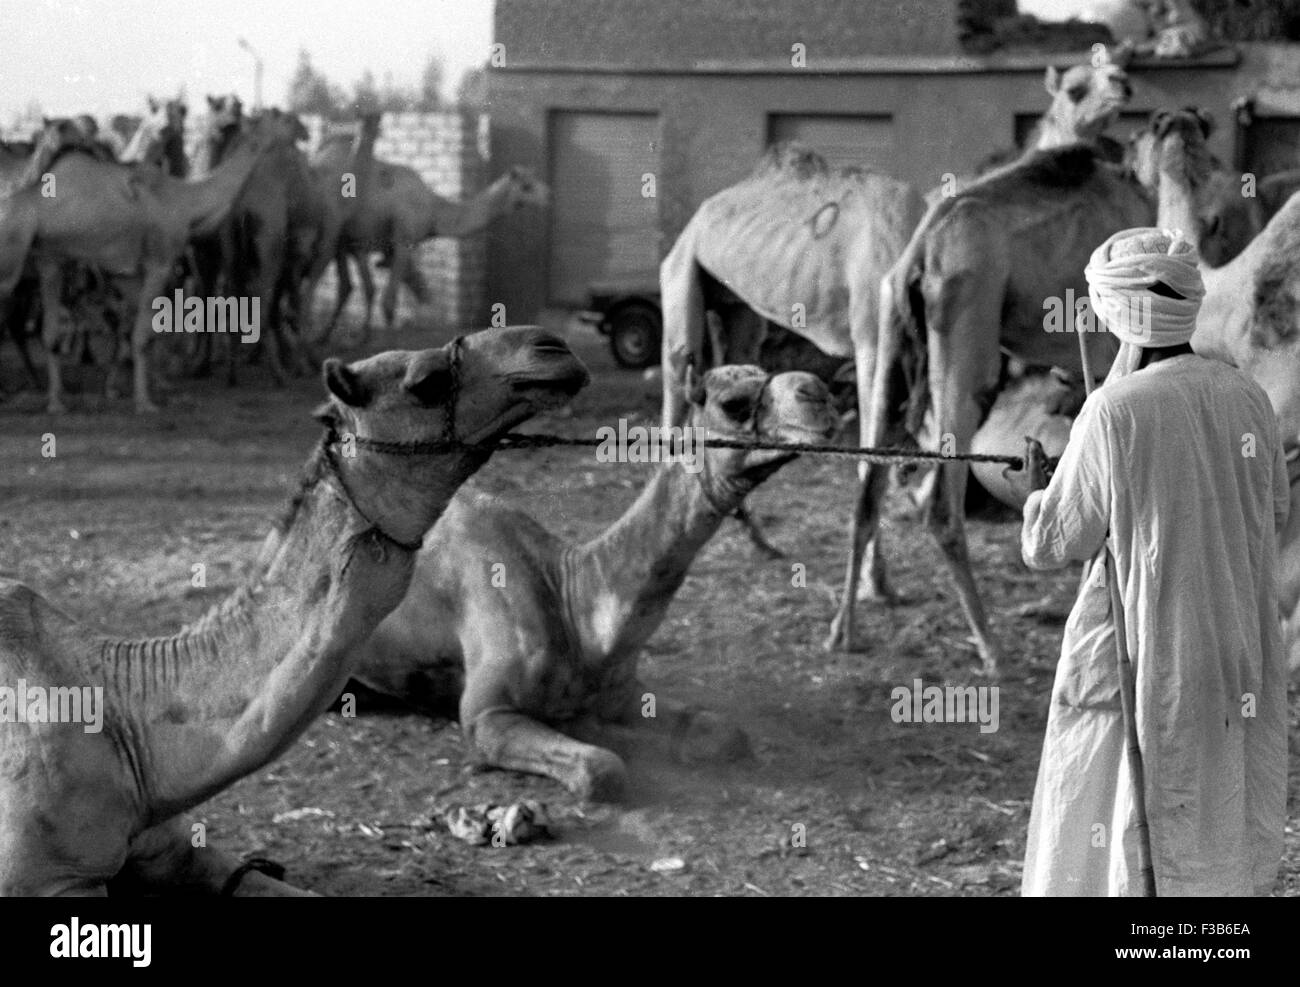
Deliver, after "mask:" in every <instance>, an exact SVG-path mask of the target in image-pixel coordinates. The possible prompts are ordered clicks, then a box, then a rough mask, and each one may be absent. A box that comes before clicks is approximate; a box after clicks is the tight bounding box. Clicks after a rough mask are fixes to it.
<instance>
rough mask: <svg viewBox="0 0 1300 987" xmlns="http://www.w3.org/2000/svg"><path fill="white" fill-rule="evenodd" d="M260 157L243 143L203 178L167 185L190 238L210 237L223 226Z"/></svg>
mask: <svg viewBox="0 0 1300 987" xmlns="http://www.w3.org/2000/svg"><path fill="white" fill-rule="evenodd" d="M259 158H260V153H259V151H258V150H256V149H255V148H254V147H252V146H250V145H249V144H248V143H247V142H244V141H240V142H239V143H238V144H237V145H236V146H235V148H234V149H233V150H232V151H231V152H230V154H228V155H227V156H226V158H225V160H223V161H222V162H221V164H219V165H217V166H216V167H215V168H213V169H212V171H210V172H209V173H208V174H207V175H205V176H204V177H203V178H199V179H196V180H192V181H182V180H178V179H172V180H171V181H170V182H169V183H168V184H167V185H165V186H164V189H165V194H166V195H167V197H168V198H169V199H170V200H171V201H172V203H173V205H174V208H175V209H176V211H177V212H179V213H180V214H181V215H182V216H184V217H185V223H186V225H187V227H188V229H189V233H190V236H203V235H207V234H210V233H212V232H214V231H215V230H216V229H217V227H218V226H220V225H221V223H222V222H223V221H224V220H225V218H226V216H227V214H229V212H230V209H231V207H232V206H233V205H234V204H235V200H236V199H237V198H239V195H240V193H241V192H243V190H244V186H245V185H247V184H248V180H249V179H250V178H251V177H252V175H253V169H254V168H255V167H257V162H258V160H259Z"/></svg>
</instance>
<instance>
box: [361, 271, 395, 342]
mask: <svg viewBox="0 0 1300 987" xmlns="http://www.w3.org/2000/svg"><path fill="white" fill-rule="evenodd" d="M352 257H353V260H355V261H356V262H357V277H359V278H360V279H361V293H362V294H363V295H364V296H365V299H366V314H365V316H364V317H363V318H362V320H361V333H360V335H358V337H357V339H356V345H357V346H365V345H366V343H368V342H369V341H370V319H371V316H372V315H373V314H374V310H375V275H374V273H373V272H372V271H371V270H370V255H369V254H368V253H366V252H365V251H364V250H362V251H359V252H358V253H355V254H353V255H352ZM390 281H391V278H390ZM385 292H386V289H385ZM385 304H387V302H386V301H385Z"/></svg>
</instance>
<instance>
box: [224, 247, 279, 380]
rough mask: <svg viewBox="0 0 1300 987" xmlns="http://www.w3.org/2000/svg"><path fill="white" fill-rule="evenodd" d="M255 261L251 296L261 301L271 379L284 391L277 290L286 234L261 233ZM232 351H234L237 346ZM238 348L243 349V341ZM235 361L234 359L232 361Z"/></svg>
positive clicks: (267, 365) (264, 352) (260, 340)
mask: <svg viewBox="0 0 1300 987" xmlns="http://www.w3.org/2000/svg"><path fill="white" fill-rule="evenodd" d="M253 249H254V253H255V257H256V260H255V261H254V264H255V267H256V270H257V274H256V276H255V277H254V278H252V279H250V284H249V288H250V289H251V291H250V294H252V296H253V297H255V298H257V299H258V305H259V306H260V307H259V309H258V312H259V318H260V319H261V322H262V333H261V338H260V339H259V340H258V342H259V343H260V344H261V346H262V353H263V355H264V356H265V357H266V368H267V370H269V371H270V372H271V379H272V380H273V381H275V386H276V387H284V385H285V373H284V363H283V361H282V359H281V353H280V349H281V347H282V346H283V345H284V340H283V338H282V333H281V326H280V318H279V313H278V312H277V311H276V287H277V285H278V283H279V280H280V274H281V272H282V270H283V267H284V230H283V228H268V229H265V230H263V231H261V232H260V233H259V234H258V236H257V239H256V242H255V243H254V247H253ZM228 341H229V342H231V349H232V350H233V349H234V345H235V344H234V342H233V339H232V340H228ZM238 345H243V342H242V340H241V341H240V342H239V344H238ZM232 359H233V358H232Z"/></svg>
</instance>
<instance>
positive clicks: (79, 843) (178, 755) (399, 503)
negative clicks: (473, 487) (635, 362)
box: [0, 327, 588, 896]
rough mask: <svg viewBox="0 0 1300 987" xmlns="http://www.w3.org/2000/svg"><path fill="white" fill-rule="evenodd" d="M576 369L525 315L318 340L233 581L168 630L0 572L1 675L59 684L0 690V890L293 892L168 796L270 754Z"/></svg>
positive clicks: (226, 780)
mask: <svg viewBox="0 0 1300 987" xmlns="http://www.w3.org/2000/svg"><path fill="white" fill-rule="evenodd" d="M587 380H588V374H587V371H586V368H585V367H583V366H582V364H581V363H580V362H579V361H578V359H577V358H576V357H575V356H573V354H572V353H570V352H569V350H568V348H567V347H566V346H565V345H564V343H563V342H562V341H561V340H560V339H558V338H556V337H555V336H552V335H550V334H548V333H545V332H543V331H542V330H540V329H536V328H534V327H523V328H518V327H517V328H512V329H506V330H501V331H495V332H485V333H478V334H474V335H470V336H466V337H463V338H462V339H459V340H457V341H455V342H453V343H451V344H449V345H448V346H445V347H442V348H441V349H436V350H420V351H408V352H387V353H381V354H379V355H377V356H373V357H370V358H369V359H366V360H362V361H359V362H357V363H353V364H350V365H349V364H344V363H341V362H340V361H338V360H327V361H326V362H325V365H324V381H325V385H326V387H327V389H328V391H329V400H328V401H327V403H326V404H325V405H322V406H321V408H320V409H319V410H318V411H317V413H316V416H317V418H318V419H319V420H320V421H321V422H322V423H323V424H324V425H325V426H326V433H325V435H324V436H323V437H322V439H321V441H320V443H319V444H318V446H317V447H316V450H315V451H314V453H313V454H312V456H311V458H310V460H309V461H308V464H307V468H306V470H305V471H304V474H303V479H302V483H301V487H300V489H299V490H298V492H297V493H296V495H295V496H294V497H293V499H292V501H291V502H290V504H289V507H288V509H287V511H286V512H285V513H284V515H283V516H282V518H281V520H280V521H279V523H278V524H277V525H276V527H275V529H274V530H273V531H272V532H271V533H270V534H269V535H268V536H267V539H266V541H265V543H264V544H263V546H262V550H261V552H260V554H259V557H258V559H257V562H256V564H255V566H254V568H253V571H252V572H251V573H250V577H249V579H248V581H247V583H246V584H245V585H244V586H243V587H242V588H240V589H239V590H236V591H235V593H233V594H232V595H231V596H230V597H229V598H228V599H227V600H225V601H224V602H223V603H221V604H219V605H218V606H216V607H214V608H213V609H212V610H211V611H209V612H208V613H207V615H206V616H204V617H202V618H201V619H199V620H198V621H197V622H195V623H193V624H191V625H189V626H187V627H186V628H184V629H183V630H181V631H180V632H179V633H177V634H174V635H172V636H170V637H163V638H153V639H147V640H129V641H128V640H118V639H115V638H111V637H106V636H103V635H99V634H96V633H94V632H93V631H90V630H88V629H87V628H85V627H83V626H82V625H80V624H78V623H77V622H75V621H74V620H72V619H71V618H69V617H67V616H66V615H64V614H63V613H61V612H60V611H59V610H57V609H56V608H55V607H54V606H53V605H51V604H50V603H49V602H47V601H46V600H45V599H44V598H43V597H42V596H40V595H39V594H37V593H36V592H35V591H33V590H32V589H30V588H28V587H27V586H25V585H24V584H22V583H20V582H17V581H15V580H12V579H0V681H3V682H4V683H5V684H6V686H7V687H11V688H12V687H14V686H17V688H18V689H24V690H25V691H26V692H27V693H28V694H30V693H32V692H33V691H34V690H35V691H37V694H38V695H42V696H43V695H47V694H48V695H50V696H55V697H56V698H59V697H61V698H59V702H61V703H62V707H61V708H60V707H59V706H57V705H51V706H49V707H48V708H45V707H44V706H43V707H42V708H43V709H46V712H45V714H44V715H45V719H46V720H50V719H51V718H50V716H49V713H50V712H54V711H55V710H58V711H59V716H58V717H55V718H54V719H58V720H60V722H28V723H27V724H26V725H25V726H17V725H14V723H13V709H12V707H9V708H8V709H7V710H6V713H7V715H8V716H9V718H10V722H9V723H8V724H6V726H5V729H3V730H0V893H3V894H7V895H81V896H87V895H103V894H106V893H107V892H108V891H109V890H112V891H115V892H160V891H177V892H188V893H227V894H229V893H234V894H239V895H258V894H264V895H277V894H295V893H301V892H298V891H297V889H295V888H292V887H291V886H289V885H287V884H284V883H282V882H280V881H278V880H275V879H273V878H271V877H268V876H266V875H265V874H261V873H256V872H251V873H250V872H247V871H248V868H247V867H246V866H241V865H240V864H239V863H238V862H237V861H236V860H235V859H234V858H233V857H231V856H229V855H228V854H226V853H224V852H222V851H220V850H218V849H215V848H210V847H200V848H196V847H194V846H193V845H192V843H191V828H190V826H188V825H187V824H186V823H185V821H184V819H183V818H182V813H185V812H186V811H188V810H189V809H192V808H193V807H194V806H197V805H198V804H200V803H201V802H203V801H205V800H206V799H208V798H211V797H212V796H213V795H215V794H216V793H218V792H220V791H222V790H223V789H224V788H226V787H228V786H229V785H231V784H232V783H233V782H235V781H236V780H238V779H239V778H241V777H243V776H245V775H247V774H249V773H250V772H252V771H256V770H257V769H259V768H261V767H262V766H263V765H265V764H267V763H269V762H270V761H272V760H274V759H275V758H276V757H278V756H279V755H280V754H282V753H283V752H284V751H285V750H286V749H287V748H288V747H289V746H290V745H291V744H292V743H293V741H294V740H295V739H296V738H297V737H298V736H299V735H300V734H301V733H302V732H303V731H304V730H305V729H306V728H307V726H308V725H309V724H310V723H311V722H312V720H313V719H315V717H316V716H317V715H318V714H320V713H321V712H323V711H324V710H325V709H326V708H327V707H328V706H329V705H330V704H331V703H332V702H333V701H334V700H335V699H336V698H337V696H338V694H339V691H340V689H341V687H342V686H343V683H344V682H345V681H346V680H347V678H348V676H349V674H350V673H351V671H352V670H353V666H354V660H355V654H356V649H357V646H358V645H360V644H361V643H362V642H363V641H364V640H365V638H366V637H367V636H368V635H369V634H370V633H371V632H372V631H373V630H374V629H375V627H376V626H377V625H378V624H379V622H380V621H381V620H382V619H383V618H384V617H385V616H386V615H387V614H388V613H389V611H391V610H392V609H393V608H394V607H396V606H397V605H398V604H399V603H400V602H401V600H402V598H403V596H404V595H405V594H406V591H407V587H408V585H409V584H410V581H411V574H412V572H413V570H414V556H415V553H416V551H417V549H418V548H419V546H420V541H421V539H422V538H423V537H424V535H425V533H426V532H427V531H428V530H429V528H430V527H432V525H433V524H434V522H435V521H436V520H437V519H438V517H439V515H441V513H442V512H443V510H444V509H445V508H446V505H447V503H448V501H450V499H451V497H452V495H453V494H454V493H455V491H456V488H457V487H459V486H460V484H461V483H462V482H464V480H465V479H466V478H468V477H469V476H470V475H471V474H473V473H474V471H475V470H476V469H478V468H479V467H480V466H482V465H483V463H484V462H485V461H486V460H487V459H488V458H489V456H490V455H491V451H492V444H493V443H494V442H495V441H496V440H497V439H498V438H499V437H500V436H501V435H502V434H504V433H505V432H506V431H507V430H508V429H510V428H511V427H513V426H514V425H516V424H518V423H519V422H521V421H523V420H525V419H526V418H528V417H530V416H531V415H533V414H535V413H537V412H538V411H540V410H543V409H547V408H554V407H557V406H558V405H560V404H563V403H564V402H565V401H567V400H568V399H569V398H571V397H572V396H573V395H574V394H575V393H576V392H577V391H578V390H579V389H581V388H582V387H583V386H584V385H585V384H586V382H587ZM349 449H351V450H352V452H353V453H354V454H352V455H350V454H349V451H348V450H349ZM94 689H100V690H102V691H101V692H99V693H98V698H97V699H95V700H94V702H93V705H94V706H95V707H96V708H97V710H98V718H99V727H100V729H99V730H97V731H95V730H87V729H86V727H88V726H91V724H90V723H88V722H87V723H78V722H66V721H67V719H69V718H76V717H77V714H78V710H81V713H80V716H81V719H83V720H86V719H87V718H88V717H87V716H86V713H85V707H84V706H82V705H81V704H77V705H76V706H74V705H73V703H72V700H71V699H70V698H69V695H70V694H71V693H74V692H76V693H80V694H81V695H82V696H86V695H90V696H94V695H95V693H93V692H89V691H88V690H94ZM57 690H62V691H61V692H60V691H57ZM83 690H87V691H83ZM65 700H66V701H65ZM28 701H29V704H30V703H31V702H32V700H30V699H29V700H28ZM90 701H91V700H90V699H87V700H86V702H88V703H89V702H90ZM3 708H5V707H2V706H0V709H3ZM94 715H95V714H92V716H94Z"/></svg>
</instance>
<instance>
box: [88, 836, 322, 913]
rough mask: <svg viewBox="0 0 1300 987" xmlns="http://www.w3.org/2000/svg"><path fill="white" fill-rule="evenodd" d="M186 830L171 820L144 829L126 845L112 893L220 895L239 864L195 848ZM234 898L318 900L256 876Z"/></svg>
mask: <svg viewBox="0 0 1300 987" xmlns="http://www.w3.org/2000/svg"><path fill="white" fill-rule="evenodd" d="M192 832H193V831H192V829H191V828H190V827H189V826H188V825H187V824H186V823H185V822H184V821H183V820H181V819H173V820H170V821H168V822H165V823H162V824H161V825H158V826H155V827H153V828H152V829H147V830H145V831H144V832H143V833H141V834H140V835H139V836H137V837H136V838H135V839H134V840H132V841H131V848H130V851H129V855H128V858H127V862H126V866H125V867H124V868H123V869H122V872H121V873H120V874H119V875H118V877H117V878H115V879H114V881H113V891H115V892H122V891H126V892H134V893H146V894H160V893H169V892H170V893H172V894H191V895H209V894H210V895H217V894H221V892H222V890H223V889H224V888H225V886H226V882H227V881H228V880H229V879H230V878H231V877H232V876H233V875H234V873H235V872H236V871H237V870H238V869H239V867H240V866H241V863H240V861H239V860H238V859H236V858H235V857H234V856H232V855H231V854H228V853H225V852H224V851H221V850H218V849H216V848H215V847H208V846H201V847H195V846H194V845H193V842H192V836H191V834H192ZM231 894H232V895H233V896H234V897H237V898H251V897H318V896H317V895H314V894H312V893H311V892H310V891H302V890H300V889H298V888H295V887H293V886H292V885H290V884H286V883H284V882H283V881H278V880H276V879H275V878H273V877H271V876H270V875H268V874H263V873H261V872H260V871H248V872H246V873H245V874H244V875H243V876H242V877H241V878H240V879H239V883H238V884H237V885H236V886H235V888H234V890H233V891H232V892H231Z"/></svg>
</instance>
